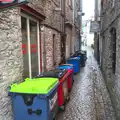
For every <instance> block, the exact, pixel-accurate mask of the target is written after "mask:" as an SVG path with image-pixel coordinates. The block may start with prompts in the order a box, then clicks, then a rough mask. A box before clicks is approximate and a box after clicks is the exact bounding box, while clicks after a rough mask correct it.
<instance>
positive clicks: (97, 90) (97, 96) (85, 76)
mask: <svg viewBox="0 0 120 120" xmlns="http://www.w3.org/2000/svg"><path fill="white" fill-rule="evenodd" d="M74 80H75V82H74V86H73V89H72V91H71V96H70V97H71V99H70V101H69V102H68V103H67V104H66V110H65V112H62V111H61V112H60V113H59V115H58V118H57V120H115V114H114V110H113V108H112V105H111V100H110V98H109V94H108V91H107V89H106V86H105V83H104V80H103V78H102V75H101V72H100V69H99V67H98V65H97V63H96V61H95V59H94V58H93V54H92V52H91V50H89V51H88V60H87V63H86V67H85V68H82V69H81V72H80V74H77V75H76V76H74Z"/></svg>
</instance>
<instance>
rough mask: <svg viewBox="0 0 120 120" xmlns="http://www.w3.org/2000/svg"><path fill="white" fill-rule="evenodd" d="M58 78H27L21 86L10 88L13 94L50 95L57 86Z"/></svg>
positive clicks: (14, 85)
mask: <svg viewBox="0 0 120 120" xmlns="http://www.w3.org/2000/svg"><path fill="white" fill-rule="evenodd" d="M58 82H59V81H58V79H56V78H34V79H30V78H27V79H26V80H25V81H24V82H22V83H20V84H13V85H11V86H10V90H9V92H11V93H26V94H48V93H49V92H50V91H51V90H52V89H53V88H54V87H55V86H56V85H57V84H58Z"/></svg>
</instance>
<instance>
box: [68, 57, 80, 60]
mask: <svg viewBox="0 0 120 120" xmlns="http://www.w3.org/2000/svg"><path fill="white" fill-rule="evenodd" d="M69 60H80V57H72V58H70V59H69Z"/></svg>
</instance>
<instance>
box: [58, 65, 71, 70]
mask: <svg viewBox="0 0 120 120" xmlns="http://www.w3.org/2000/svg"><path fill="white" fill-rule="evenodd" d="M56 69H73V66H67V65H60V66H58V67H57V68H56Z"/></svg>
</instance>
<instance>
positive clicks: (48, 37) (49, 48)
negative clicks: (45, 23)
mask: <svg viewBox="0 0 120 120" xmlns="http://www.w3.org/2000/svg"><path fill="white" fill-rule="evenodd" d="M53 34H54V35H55V42H56V47H55V48H56V49H55V63H56V65H54V63H53ZM42 36H44V37H43V38H42V41H45V42H43V43H42V48H43V50H42V52H43V53H44V55H45V56H44V55H43V62H44V64H46V70H52V69H54V68H55V66H57V65H58V64H59V63H60V60H61V48H60V44H61V42H60V33H59V32H57V31H55V30H53V29H50V28H48V27H45V31H44V33H42ZM44 47H45V49H44ZM44 57H45V58H44ZM44 59H46V60H45V61H44Z"/></svg>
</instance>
